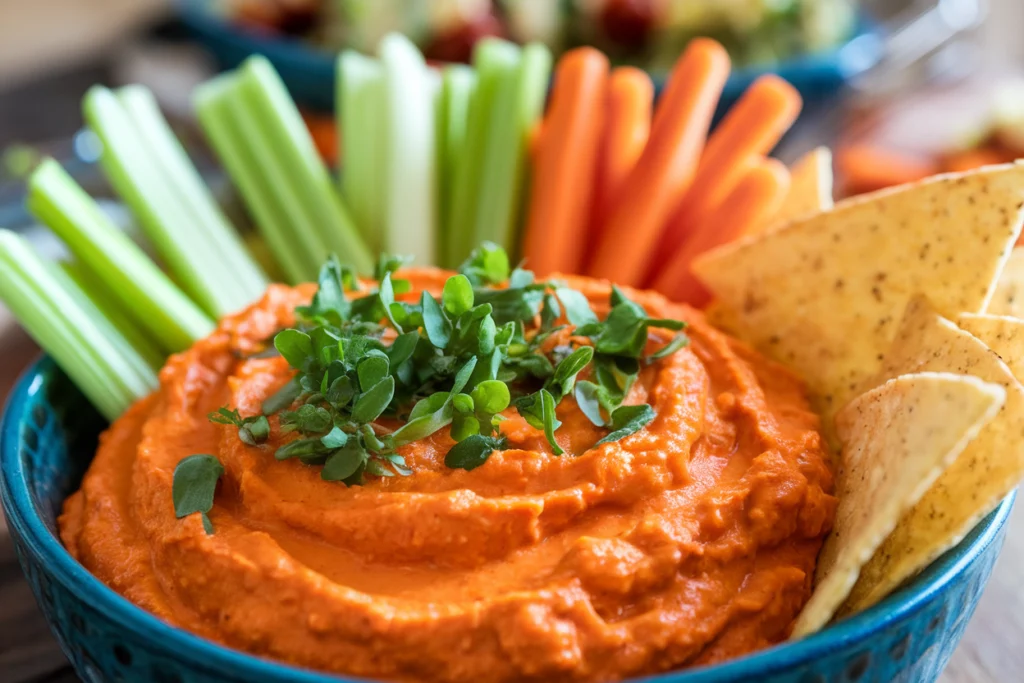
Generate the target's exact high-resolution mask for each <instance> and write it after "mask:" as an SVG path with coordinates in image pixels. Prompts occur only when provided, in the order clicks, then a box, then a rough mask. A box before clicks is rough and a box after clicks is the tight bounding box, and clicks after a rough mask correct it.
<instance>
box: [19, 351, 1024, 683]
mask: <svg viewBox="0 0 1024 683" xmlns="http://www.w3.org/2000/svg"><path fill="white" fill-rule="evenodd" d="M105 426H106V425H105V423H104V421H103V419H102V418H101V417H100V416H99V414H98V413H97V412H96V411H95V410H94V409H93V408H92V407H91V406H90V404H89V403H88V402H87V401H86V400H85V398H84V397H83V396H82V394H81V393H80V392H79V391H78V390H77V389H76V388H75V387H74V385H73V384H72V383H71V381H70V380H69V379H68V378H67V376H66V375H65V374H64V373H63V372H61V371H60V369H59V368H57V366H56V365H55V364H54V363H53V361H51V360H50V359H48V358H45V357H44V358H43V359H42V360H40V361H38V362H37V363H36V364H35V365H34V366H33V367H31V368H30V369H29V370H28V371H27V372H26V373H25V374H24V375H23V376H22V378H21V380H20V381H19V383H18V385H17V387H16V388H15V390H14V392H13V393H12V394H11V397H10V399H9V402H8V404H7V407H6V410H5V412H4V415H3V419H2V422H0V498H2V501H3V508H4V512H5V513H6V514H7V520H8V524H9V526H10V530H11V535H12V537H13V539H14V545H15V549H16V551H17V554H18V559H19V561H20V562H21V566H22V568H23V569H24V572H25V575H26V577H27V578H28V581H29V583H30V584H31V586H32V590H33V592H34V593H35V596H36V600H37V601H38V603H39V606H40V607H41V608H42V611H43V613H44V615H45V616H46V619H47V621H48V622H49V624H50V627H51V628H52V630H53V632H54V634H55V635H56V636H57V640H58V641H59V642H60V645H61V647H62V648H63V650H64V652H65V653H66V654H67V656H68V658H69V659H70V660H71V662H72V664H73V665H74V667H75V670H76V671H77V672H78V674H79V675H80V676H81V677H82V678H83V679H84V680H85V681H87V683H101V682H102V683H106V682H114V681H129V682H131V683H141V682H144V681H152V682H153V683H193V682H195V683H215V682H217V683H222V682H237V683H252V682H253V681H272V682H274V683H285V682H287V683H330V682H331V681H334V682H335V683H337V682H338V681H348V682H349V683H355V682H356V679H352V678H343V677H336V676H330V675H327V674H321V673H317V672H314V671H309V670H304V669H298V668H294V667H291V666H288V665H285V664H280V663H277V662H273V661H269V660H265V659H261V658H259V657H255V656H252V655H248V654H245V653H242V652H239V651H235V650H231V649H228V648H226V647H222V646H220V645H217V644H215V643H212V642H210V641H208V640H205V639H202V638H200V637H198V636H195V635H192V634H190V633H188V632H186V631H183V630H180V629H178V628H175V627H172V626H169V625H168V624H166V623H164V622H163V621H161V620H160V619H158V618H157V617H155V616H153V615H151V614H149V613H148V612H146V611H144V610H143V609H141V608H139V607H136V606H135V605H133V604H132V603H130V602H129V601H128V600H126V599H125V598H123V597H121V596H120V595H119V594H117V593H115V592H114V591H113V590H111V589H109V588H107V587H106V586H105V585H104V584H103V583H101V582H100V581H99V580H98V579H96V578H95V577H93V576H92V575H91V574H90V573H89V572H88V571H86V569H85V568H83V567H82V566H81V565H80V564H78V562H76V561H75V560H74V559H73V558H72V557H71V555H69V554H68V552H67V551H66V550H65V549H64V548H63V546H62V545H61V543H60V540H59V538H58V536H57V524H56V519H57V516H58V515H59V514H60V510H61V506H62V504H63V501H64V499H65V498H66V497H67V496H68V495H69V494H70V493H72V492H73V491H74V490H75V489H76V488H77V487H78V483H79V481H80V480H81V477H82V474H83V473H84V472H85V470H86V468H87V467H88V465H89V461H90V460H91V459H92V456H93V453H94V451H95V449H96V443H97V436H98V434H99V432H100V431H101V430H102V429H103V428H104V427H105ZM1013 500H1014V495H1010V496H1009V497H1008V498H1007V499H1006V500H1005V501H1003V503H1002V504H1001V505H1000V506H999V508H998V509H996V510H995V511H994V512H993V513H992V514H990V515H989V516H988V517H986V518H985V519H984V520H983V521H982V522H981V523H980V524H978V526H977V527H976V528H975V529H974V530H973V531H972V532H971V533H970V535H968V537H967V538H966V539H964V541H963V542H962V543H960V545H959V546H957V547H956V548H954V549H952V550H950V551H949V552H948V553H946V554H945V555H943V556H942V557H941V558H939V559H938V560H936V561H935V562H934V563H933V564H932V565H931V566H930V567H928V569H926V570H925V571H924V572H923V573H922V574H921V575H920V576H918V577H917V578H915V579H914V580H913V581H911V582H909V583H908V584H907V585H906V586H904V587H903V588H901V589H900V590H898V591H897V592H896V593H894V594H893V595H891V596H889V597H888V598H887V599H885V600H884V601H882V602H881V603H880V604H878V605H876V606H875V607H872V608H871V609H869V610H867V611H865V612H863V613H861V614H858V615H856V616H853V617H851V618H849V619H846V620H843V621H841V622H839V623H837V624H833V625H832V626H829V627H828V628H826V629H825V630H823V631H821V632H820V633H817V634H815V635H813V636H811V637H809V638H805V639H803V640H800V641H797V642H792V643H785V644H783V645H779V646H776V647H773V648H770V649H768V650H764V651H761V652H758V653H755V654H752V655H749V656H746V657H742V658H739V659H736V660H733V661H730V662H727V663H724V664H720V665H717V666H712V667H706V668H700V669H691V670H687V671H680V672H673V673H667V674H663V675H659V676H654V677H650V678H647V679H644V680H646V681H648V682H649V683H739V682H741V681H751V680H757V681H760V682H762V683H832V682H839V681H847V682H850V683H854V682H859V681H864V682H867V681H879V682H888V681H905V682H906V683H925V682H927V681H933V680H934V679H935V678H937V677H938V675H939V673H940V672H941V671H942V669H943V667H945V665H946V662H947V661H948V660H949V657H950V655H952V653H953V650H954V649H955V648H956V646H957V643H958V642H959V640H960V637H961V636H962V635H963V631H964V629H965V628H966V626H967V622H968V620H969V619H970V618H971V615H972V614H973V613H974V609H975V607H976V606H977V603H978V599H979V597H980V596H981V593H982V590H983V589H984V587H985V583H986V582H987V581H988V578H989V575H990V574H991V572H992V567H993V565H994V564H995V561H996V558H997V557H998V555H999V551H1000V549H1001V548H1002V545H1003V539H1004V536H1005V533H1006V521H1007V517H1008V516H1009V513H1010V509H1011V508H1012V507H1013Z"/></svg>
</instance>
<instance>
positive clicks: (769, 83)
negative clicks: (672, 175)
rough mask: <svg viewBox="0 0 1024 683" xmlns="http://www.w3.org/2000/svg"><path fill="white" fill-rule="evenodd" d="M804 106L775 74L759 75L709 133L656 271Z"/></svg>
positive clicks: (661, 245) (660, 246)
mask: <svg viewBox="0 0 1024 683" xmlns="http://www.w3.org/2000/svg"><path fill="white" fill-rule="evenodd" d="M802 105H803V101H802V100H801V98H800V93H798V92H797V91H796V88H794V87H793V86H791V85H790V84H789V83H787V82H786V81H784V80H782V79H781V78H779V77H778V76H775V75H774V74H767V75H764V76H761V77H760V78H758V79H757V80H756V81H754V83H753V84H752V85H751V86H750V87H749V88H748V89H747V91H746V92H745V93H743V96H742V97H740V99H739V100H738V101H737V102H736V104H735V105H734V106H733V107H732V109H730V110H729V113H728V114H726V116H725V118H724V119H722V122H721V124H719V126H718V127H717V128H716V129H715V132H714V133H712V134H711V137H710V139H709V140H708V144H707V147H706V148H705V150H704V154H703V155H702V156H701V159H700V166H699V167H698V168H697V177H696V178H695V179H694V181H693V185H692V186H691V187H690V189H689V191H687V193H686V195H685V196H684V197H683V200H682V202H681V204H680V205H679V210H678V212H677V213H676V215H675V216H674V217H673V219H672V221H671V222H670V223H669V224H668V226H667V229H666V230H665V232H664V234H663V235H662V236H661V239H660V240H659V242H658V246H657V256H656V257H655V258H654V268H655V269H659V270H660V266H661V265H663V264H664V263H665V259H666V258H668V257H669V256H670V255H671V254H674V253H675V252H676V250H677V249H678V248H679V245H681V244H682V243H684V242H685V241H686V239H687V232H688V231H690V230H692V229H696V228H697V226H700V225H702V224H703V223H704V221H705V219H706V218H707V217H708V216H709V215H711V214H712V213H714V212H715V210H716V209H717V208H718V207H719V206H720V205H721V203H722V201H723V200H724V199H725V198H726V196H727V195H728V194H729V193H730V192H732V190H733V189H734V188H735V187H736V183H738V182H739V180H740V178H742V177H743V176H744V175H745V174H746V173H747V171H748V170H749V169H750V165H751V164H752V163H753V162H754V161H755V160H756V159H757V158H758V157H761V156H764V155H766V154H768V152H770V151H771V150H772V148H773V147H775V145H776V144H778V142H779V140H780V139H781V138H782V136H783V134H784V133H785V132H786V131H787V130H789V127H790V126H792V125H793V122H794V121H796V117H797V116H798V115H799V114H800V108H801V106H802Z"/></svg>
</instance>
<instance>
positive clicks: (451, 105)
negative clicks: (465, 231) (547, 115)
mask: <svg viewBox="0 0 1024 683" xmlns="http://www.w3.org/2000/svg"><path fill="white" fill-rule="evenodd" d="M475 86H476V72H475V71H473V69H471V68H470V67H468V66H463V65H461V64H455V65H452V66H447V67H445V69H444V72H443V75H442V81H441V94H440V96H439V97H438V99H437V112H438V114H437V184H438V187H437V198H438V201H437V203H438V212H437V213H438V226H437V236H438V254H439V255H440V256H441V258H442V259H443V261H442V265H444V266H446V267H449V268H455V267H457V266H458V265H459V264H458V263H450V262H448V254H449V252H450V251H451V250H450V248H449V246H448V239H449V237H450V235H451V230H452V216H451V214H452V206H454V202H455V187H456V185H455V174H456V169H457V167H458V162H459V159H460V158H461V156H462V154H463V152H464V150H465V145H466V126H467V120H468V117H469V104H470V101H471V99H472V97H473V88H474V87H475Z"/></svg>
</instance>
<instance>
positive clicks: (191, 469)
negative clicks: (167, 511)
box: [171, 418, 265, 534]
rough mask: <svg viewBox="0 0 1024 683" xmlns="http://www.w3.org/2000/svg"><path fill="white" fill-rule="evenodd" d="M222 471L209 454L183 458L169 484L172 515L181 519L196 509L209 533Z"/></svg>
mask: <svg viewBox="0 0 1024 683" xmlns="http://www.w3.org/2000/svg"><path fill="white" fill-rule="evenodd" d="M264 419H265V418H264ZM223 474H224V466H223V465H221V464H220V460H218V459H217V458H215V457H214V456H212V455H206V454H197V455H190V456H188V457H185V458H182V459H181V460H180V461H179V462H178V464H177V465H176V466H175V468H174V481H173V483H172V484H171V498H172V500H173V501H174V516H175V517H177V518H178V519H181V518H182V517H186V516H188V515H191V514H193V513H195V512H198V513H199V515H200V516H201V517H202V520H203V529H204V530H205V531H206V533H208V534H212V533H213V523H212V522H211V521H210V517H209V515H208V514H207V513H209V512H210V510H211V509H213V494H214V492H215V491H216V490H217V481H218V480H219V479H220V478H221V475H223Z"/></svg>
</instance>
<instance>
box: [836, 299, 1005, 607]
mask: <svg viewBox="0 0 1024 683" xmlns="http://www.w3.org/2000/svg"><path fill="white" fill-rule="evenodd" d="M974 327H975V328H976V329H977V330H978V331H979V332H983V333H987V332H990V330H984V331H983V330H982V327H981V326H980V325H975V326H974ZM1000 327H1003V328H1004V330H1008V331H1009V332H1012V337H1013V338H1014V339H1016V338H1019V335H1022V334H1024V321H1016V323H1014V321H1012V320H1011V319H1009V318H1006V319H1003V322H1002V324H1001V325H1000ZM986 336H987V337H988V336H989V335H988V334H986ZM1009 338H1010V337H1009V336H1008V335H1007V334H1004V338H1003V339H998V338H996V337H995V335H992V336H991V337H990V338H986V340H985V341H987V342H989V343H991V344H993V345H994V346H1000V347H1001V346H1008V344H1006V343H1005V340H1006V339H1009ZM1004 351H1005V349H1004ZM1017 354H1019V351H1016V350H1014V352H1013V355H1017ZM924 371H928V372H955V373H969V374H971V375H973V376H974V377H977V378H979V379H981V380H983V381H985V382H990V383H993V384H998V385H1001V386H1002V387H1003V388H1004V389H1005V390H1006V403H1005V405H1004V406H1003V409H1002V410H1001V411H1000V412H999V415H998V416H996V418H995V419H994V420H992V422H990V423H989V424H988V425H986V426H985V427H984V429H982V430H981V433H980V434H978V438H977V439H975V440H974V441H973V442H971V443H970V444H969V445H968V446H967V448H966V449H965V450H964V452H963V453H962V454H960V456H959V457H958V458H957V459H956V461H955V462H953V464H952V465H951V466H950V467H949V469H947V470H946V471H945V472H944V473H943V474H942V476H941V477H939V479H938V480H937V481H936V482H935V483H934V484H933V485H932V487H931V488H930V489H928V491H927V493H925V495H924V497H923V498H921V500H920V501H918V502H917V504H916V505H914V507H912V508H911V509H910V510H909V511H907V513H906V514H905V515H903V517H902V518H901V519H900V521H899V524H897V525H896V528H895V529H894V530H893V532H892V533H891V534H889V536H888V538H886V539H885V542H884V543H883V544H882V545H881V547H879V549H878V550H877V551H876V552H875V554H874V556H873V557H872V558H871V560H870V561H869V562H868V563H867V564H866V565H864V567H863V568H862V569H861V573H860V577H859V578H858V580H857V584H856V585H855V586H854V588H853V590H852V591H851V592H850V596H849V598H848V599H847V601H846V602H845V603H844V605H843V608H842V610H841V612H840V613H841V614H847V613H850V612H856V611H860V610H862V609H865V608H866V607H870V606H871V605H873V604H875V603H876V602H878V601H879V600H881V599H882V598H884V597H885V596H886V595H888V594H889V593H891V592H892V591H893V590H894V589H895V588H896V587H898V586H899V585H900V584H901V583H903V582H904V581H905V580H906V579H907V578H909V577H911V576H914V575H915V574H917V573H918V572H919V571H921V570H922V569H923V568H924V567H926V566H927V565H928V564H930V563H931V562H932V561H933V560H934V559H935V558H937V557H938V556H939V555H941V554H942V553H944V552H945V551H947V550H949V549H950V548H952V547H953V546H954V545H956V544H957V543H959V542H960V541H961V540H962V539H963V537H964V536H966V535H967V533H968V532H969V531H970V530H971V529H972V528H973V527H974V526H975V525H976V524H977V523H978V521H980V520H981V518H982V517H984V516H985V515H986V514H988V513H989V512H990V511H991V510H992V509H993V508H995V507H996V505H998V504H999V501H1001V500H1002V499H1003V497H1005V496H1006V494H1008V493H1009V492H1010V491H1012V490H1013V488H1014V487H1015V486H1017V484H1018V483H1019V482H1020V480H1021V477H1022V476H1024V386H1021V383H1020V382H1019V381H1018V380H1017V379H1016V378H1015V377H1014V375H1013V373H1012V372H1011V370H1010V368H1009V367H1008V366H1007V364H1006V363H1004V362H1003V361H1002V360H1000V358H999V356H998V355H996V353H995V352H994V351H993V350H992V349H990V348H989V347H988V346H986V345H985V343H983V342H982V341H981V340H979V339H978V338H977V337H974V336H973V335H971V334H970V333H968V332H966V331H964V330H961V329H960V328H958V327H957V326H956V325H954V324H953V323H952V322H950V321H949V320H946V319H945V318H943V317H941V316H940V315H938V314H937V313H936V312H935V311H934V309H932V308H931V307H930V306H929V305H928V302H927V301H926V300H925V299H924V298H923V297H916V298H915V299H914V300H913V301H911V303H910V305H909V306H908V307H907V314H906V316H905V318H904V320H903V323H902V324H901V326H900V330H899V333H898V335H897V337H896V340H895V341H894V342H893V345H892V348H891V349H890V350H889V352H888V353H887V354H886V356H885V361H884V363H883V368H882V372H881V374H880V375H879V376H878V377H877V378H875V382H878V383H881V382H884V381H887V380H889V379H890V378H892V377H894V376H897V375H902V374H905V373H908V372H924ZM940 416H941V417H942V418H943V419H952V418H953V417H954V414H953V413H952V412H949V411H947V412H943V413H941V414H940ZM917 417H918V418H920V419H924V418H923V417H922V416H917Z"/></svg>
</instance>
